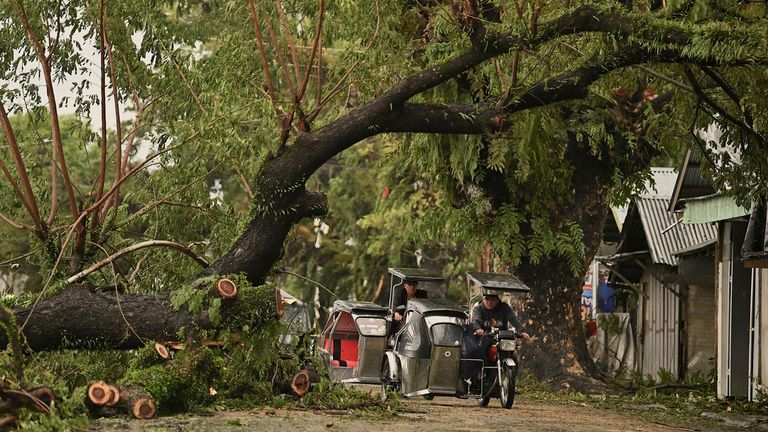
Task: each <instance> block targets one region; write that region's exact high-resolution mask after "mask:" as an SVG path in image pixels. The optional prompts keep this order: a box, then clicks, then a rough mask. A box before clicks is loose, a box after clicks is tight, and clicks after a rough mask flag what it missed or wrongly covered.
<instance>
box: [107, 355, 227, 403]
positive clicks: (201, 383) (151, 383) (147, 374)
mask: <svg viewBox="0 0 768 432" xmlns="http://www.w3.org/2000/svg"><path fill="white" fill-rule="evenodd" d="M148 348H149V347H147V348H145V349H148ZM223 367H224V359H223V356H222V355H221V353H220V352H219V353H217V352H214V350H212V349H210V348H206V347H201V348H193V349H186V350H183V351H179V352H177V353H176V355H175V356H174V357H173V358H172V359H170V360H168V361H167V362H165V363H158V364H154V365H152V366H148V367H145V365H144V364H141V365H140V364H137V363H132V364H131V367H130V368H129V369H128V370H127V371H126V373H125V376H123V378H122V379H121V380H120V384H123V385H126V386H135V387H139V388H141V389H143V390H144V391H146V392H147V394H148V395H150V396H151V397H152V400H153V401H154V402H155V404H156V405H157V409H158V411H159V412H160V413H174V412H181V411H188V410H194V409H196V408H199V407H201V406H203V405H205V404H209V403H210V402H211V400H212V395H211V394H210V392H209V388H210V385H211V383H212V382H214V380H215V379H216V378H217V377H218V376H219V375H220V374H221V370H222V368H223Z"/></svg>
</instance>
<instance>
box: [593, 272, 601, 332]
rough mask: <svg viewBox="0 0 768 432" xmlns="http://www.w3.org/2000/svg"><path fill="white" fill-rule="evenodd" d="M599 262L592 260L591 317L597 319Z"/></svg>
mask: <svg viewBox="0 0 768 432" xmlns="http://www.w3.org/2000/svg"><path fill="white" fill-rule="evenodd" d="M599 273H600V264H599V263H598V262H597V260H592V319H597V284H598V283H599V282H600V278H599Z"/></svg>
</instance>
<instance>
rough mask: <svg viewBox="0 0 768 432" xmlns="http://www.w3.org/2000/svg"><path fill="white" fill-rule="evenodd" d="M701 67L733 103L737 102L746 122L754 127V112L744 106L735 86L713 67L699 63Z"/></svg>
mask: <svg viewBox="0 0 768 432" xmlns="http://www.w3.org/2000/svg"><path fill="white" fill-rule="evenodd" d="M699 69H701V70H702V71H703V72H704V73H705V74H707V76H709V77H710V78H712V81H714V82H715V83H716V84H717V85H718V86H719V87H720V88H721V89H723V91H724V92H725V94H727V95H728V97H730V98H731V100H732V101H733V103H735V104H736V106H737V107H739V109H741V112H742V114H743V115H744V123H746V124H747V125H748V126H749V127H750V128H754V119H753V118H752V114H751V113H750V112H749V110H747V109H746V108H745V107H744V106H742V105H741V99H740V98H739V96H738V95H737V94H736V91H735V90H733V87H731V86H730V85H728V83H727V82H726V81H725V79H723V77H721V76H720V75H718V74H717V73H716V72H715V71H714V70H713V69H712V68H710V67H709V66H705V65H699Z"/></svg>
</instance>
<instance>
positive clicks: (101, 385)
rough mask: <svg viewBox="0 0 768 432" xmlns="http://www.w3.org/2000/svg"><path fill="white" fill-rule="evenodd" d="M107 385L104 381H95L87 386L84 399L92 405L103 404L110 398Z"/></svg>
mask: <svg viewBox="0 0 768 432" xmlns="http://www.w3.org/2000/svg"><path fill="white" fill-rule="evenodd" d="M110 397H111V395H110V390H109V385H108V384H107V383H105V382H104V381H96V382H95V383H93V384H91V385H90V386H88V393H87V394H86V400H87V402H89V403H90V404H92V405H97V406H100V405H104V404H105V403H107V401H108V400H109V399H110Z"/></svg>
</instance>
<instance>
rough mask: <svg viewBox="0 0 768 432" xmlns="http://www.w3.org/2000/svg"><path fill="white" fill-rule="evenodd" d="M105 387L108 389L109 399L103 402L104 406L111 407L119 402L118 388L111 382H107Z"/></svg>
mask: <svg viewBox="0 0 768 432" xmlns="http://www.w3.org/2000/svg"><path fill="white" fill-rule="evenodd" d="M107 389H108V390H109V399H107V401H106V402H104V406H108V407H113V406H115V405H117V403H118V402H120V389H118V388H117V387H115V386H113V385H111V384H107Z"/></svg>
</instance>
